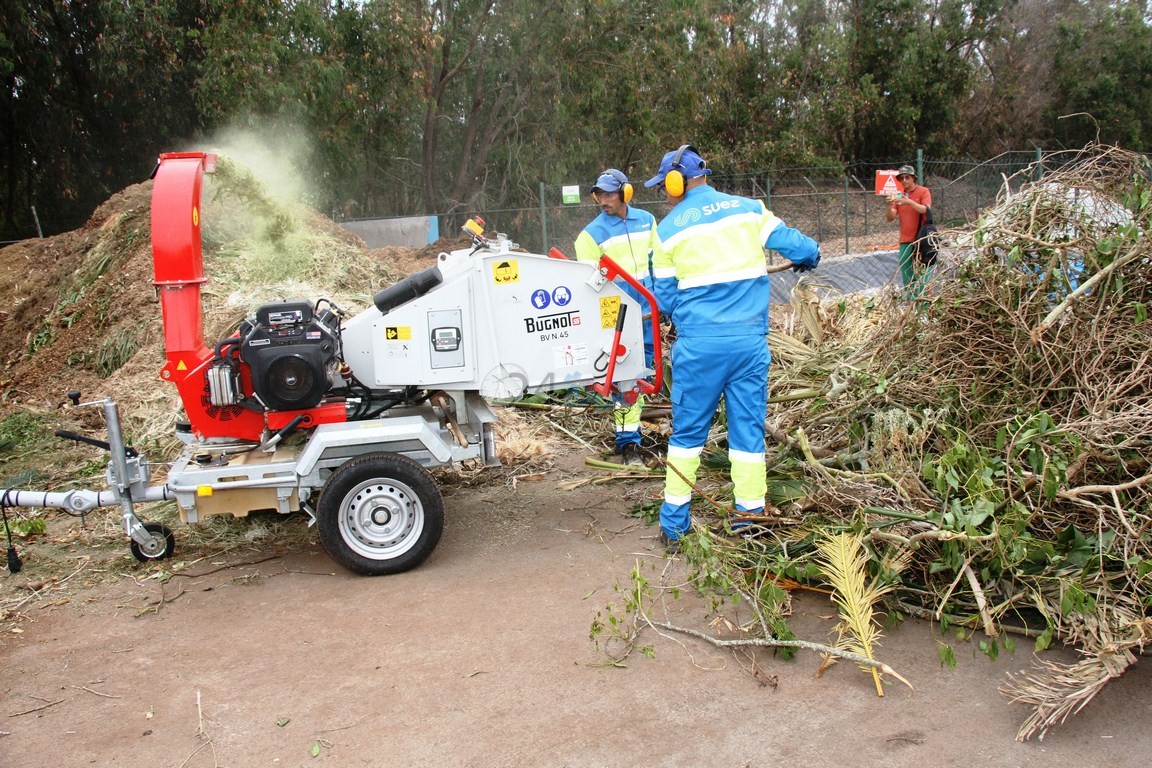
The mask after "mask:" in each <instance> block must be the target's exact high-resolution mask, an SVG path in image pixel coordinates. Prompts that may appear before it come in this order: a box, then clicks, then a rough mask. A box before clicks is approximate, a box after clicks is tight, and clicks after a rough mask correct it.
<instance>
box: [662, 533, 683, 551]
mask: <svg viewBox="0 0 1152 768" xmlns="http://www.w3.org/2000/svg"><path fill="white" fill-rule="evenodd" d="M682 539H683V537H681V538H679V539H673V538H671V537H670V536H669V535H668V534H666V533H664V531H663V530H661V531H660V543H661V544H663V545H664V552H665V554H669V555H678V554H680V542H681V541H682Z"/></svg>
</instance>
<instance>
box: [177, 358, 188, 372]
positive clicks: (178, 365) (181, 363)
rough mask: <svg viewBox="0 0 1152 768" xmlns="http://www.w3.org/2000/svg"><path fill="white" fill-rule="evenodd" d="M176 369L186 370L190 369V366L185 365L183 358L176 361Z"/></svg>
mask: <svg viewBox="0 0 1152 768" xmlns="http://www.w3.org/2000/svg"><path fill="white" fill-rule="evenodd" d="M176 370H178V371H186V370H188V366H186V365H184V361H183V360H181V361H180V362H178V363H176Z"/></svg>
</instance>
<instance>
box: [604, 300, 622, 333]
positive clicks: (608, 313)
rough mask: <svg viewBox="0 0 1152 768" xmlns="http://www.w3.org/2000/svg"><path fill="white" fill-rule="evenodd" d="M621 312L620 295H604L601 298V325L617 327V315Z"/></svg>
mask: <svg viewBox="0 0 1152 768" xmlns="http://www.w3.org/2000/svg"><path fill="white" fill-rule="evenodd" d="M619 314H620V297H619V296H602V297H601V298H600V327H601V328H615V327H616V316H617V315H619Z"/></svg>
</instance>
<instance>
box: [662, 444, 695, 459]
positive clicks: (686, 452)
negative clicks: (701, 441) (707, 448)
mask: <svg viewBox="0 0 1152 768" xmlns="http://www.w3.org/2000/svg"><path fill="white" fill-rule="evenodd" d="M703 452H704V446H702V445H698V446H696V447H694V448H681V447H680V446H678V445H670V446H668V458H670V459H694V458H696V457H697V456H699V455H700V454H701V453H703Z"/></svg>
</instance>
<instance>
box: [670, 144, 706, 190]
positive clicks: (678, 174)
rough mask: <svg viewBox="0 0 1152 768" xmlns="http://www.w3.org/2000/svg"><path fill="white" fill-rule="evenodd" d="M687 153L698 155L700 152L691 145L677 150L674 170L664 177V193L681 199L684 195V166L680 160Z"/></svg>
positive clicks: (685, 145)
mask: <svg viewBox="0 0 1152 768" xmlns="http://www.w3.org/2000/svg"><path fill="white" fill-rule="evenodd" d="M685 152H695V153H696V154H697V155H699V154H700V151H699V150H697V149H696V147H694V146H692V145H691V144H684V145H681V147H680V148H679V149H678V150H676V154H675V156H673V158H672V170H670V171H668V174H667V175H666V176H665V177H664V191H665V192H667V193H668V194H669V195H671V196H672V197H680V196H681V195H683V194H684V181H685V179H684V174H683V171H684V166H683V165H682V164H681V162H680V158H682V157H683V156H684V153H685Z"/></svg>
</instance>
